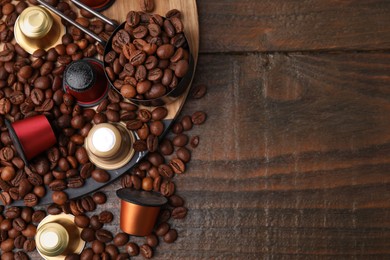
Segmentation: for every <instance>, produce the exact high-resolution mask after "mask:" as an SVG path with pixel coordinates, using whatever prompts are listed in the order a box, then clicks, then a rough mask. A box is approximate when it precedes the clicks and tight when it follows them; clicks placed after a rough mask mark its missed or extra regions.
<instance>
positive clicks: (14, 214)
mask: <svg viewBox="0 0 390 260" xmlns="http://www.w3.org/2000/svg"><path fill="white" fill-rule="evenodd" d="M21 212H22V210H21V209H20V208H19V207H15V206H13V207H9V208H7V209H6V211H5V213H4V215H5V217H6V218H9V219H15V218H18V217H20V214H21Z"/></svg>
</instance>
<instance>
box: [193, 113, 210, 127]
mask: <svg viewBox="0 0 390 260" xmlns="http://www.w3.org/2000/svg"><path fill="white" fill-rule="evenodd" d="M206 118H207V115H206V113H205V112H203V111H197V112H195V113H193V114H192V116H191V121H192V123H193V124H194V125H201V124H203V123H204V122H205V121H206Z"/></svg>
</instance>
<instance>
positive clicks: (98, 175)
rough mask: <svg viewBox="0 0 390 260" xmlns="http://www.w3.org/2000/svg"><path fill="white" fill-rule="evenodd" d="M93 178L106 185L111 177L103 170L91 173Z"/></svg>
mask: <svg viewBox="0 0 390 260" xmlns="http://www.w3.org/2000/svg"><path fill="white" fill-rule="evenodd" d="M91 175H92V178H93V179H94V180H95V181H97V182H100V183H104V182H107V181H109V180H110V178H111V176H110V174H109V173H108V172H106V171H105V170H102V169H95V170H93V171H92V173H91Z"/></svg>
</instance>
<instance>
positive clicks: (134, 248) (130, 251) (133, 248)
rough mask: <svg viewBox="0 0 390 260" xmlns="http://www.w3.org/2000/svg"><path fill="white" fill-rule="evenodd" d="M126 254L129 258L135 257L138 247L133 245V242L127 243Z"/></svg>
mask: <svg viewBox="0 0 390 260" xmlns="http://www.w3.org/2000/svg"><path fill="white" fill-rule="evenodd" d="M126 252H127V253H128V254H129V255H130V256H137V255H138V254H139V247H138V245H137V244H135V243H133V242H130V243H127V245H126Z"/></svg>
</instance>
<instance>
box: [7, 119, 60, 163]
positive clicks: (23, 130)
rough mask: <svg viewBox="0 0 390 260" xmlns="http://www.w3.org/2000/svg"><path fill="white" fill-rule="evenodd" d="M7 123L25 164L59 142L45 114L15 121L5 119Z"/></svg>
mask: <svg viewBox="0 0 390 260" xmlns="http://www.w3.org/2000/svg"><path fill="white" fill-rule="evenodd" d="M5 123H6V126H7V128H8V132H9V134H10V137H11V139H12V141H13V143H14V146H15V148H16V151H17V152H18V154H19V156H20V157H21V158H22V160H23V161H24V163H25V164H27V163H28V161H29V160H31V159H32V158H34V157H35V156H37V155H38V154H40V153H42V152H44V151H46V150H47V149H49V148H50V147H52V146H53V145H54V144H55V143H56V142H57V138H56V136H55V134H54V131H53V128H52V126H51V124H50V122H49V120H48V119H47V118H46V116H44V115H38V116H33V117H28V118H25V119H23V120H19V121H16V122H14V123H10V122H9V121H8V120H5Z"/></svg>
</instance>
